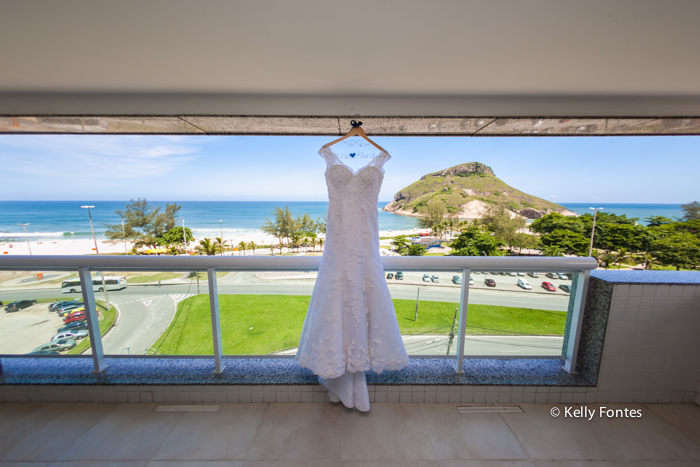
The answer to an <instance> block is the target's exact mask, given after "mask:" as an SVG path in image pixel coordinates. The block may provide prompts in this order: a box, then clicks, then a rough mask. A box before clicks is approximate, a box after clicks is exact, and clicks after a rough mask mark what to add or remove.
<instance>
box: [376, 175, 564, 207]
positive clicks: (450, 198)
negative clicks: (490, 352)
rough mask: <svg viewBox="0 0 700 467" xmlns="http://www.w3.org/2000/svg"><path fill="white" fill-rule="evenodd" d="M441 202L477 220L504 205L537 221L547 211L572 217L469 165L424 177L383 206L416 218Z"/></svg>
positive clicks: (552, 204) (550, 204) (550, 203)
mask: <svg viewBox="0 0 700 467" xmlns="http://www.w3.org/2000/svg"><path fill="white" fill-rule="evenodd" d="M433 198H436V199H439V200H443V201H444V202H445V203H446V204H447V210H448V211H449V212H450V213H453V214H456V215H457V217H460V218H467V219H478V218H481V217H483V216H484V214H485V213H486V211H487V210H488V209H489V207H490V206H492V205H504V206H506V207H508V209H510V210H511V211H512V212H513V213H514V214H516V215H521V216H523V217H527V218H530V219H536V218H538V217H541V216H543V215H544V214H547V213H549V212H554V211H556V212H558V213H561V214H563V215H568V216H575V215H576V214H575V213H573V212H571V211H569V210H568V209H566V208H565V207H563V206H560V205H558V204H554V203H552V202H550V201H547V200H544V199H542V198H537V197H536V196H532V195H528V194H527V193H523V192H522V191H520V190H517V189H515V188H513V187H511V186H509V185H507V184H506V183H505V182H503V181H502V180H500V179H499V178H497V177H496V174H494V173H493V170H491V167H488V166H486V165H484V164H482V163H480V162H469V163H466V164H460V165H456V166H454V167H450V168H449V169H445V170H441V171H440V172H435V173H431V174H427V175H423V176H422V177H421V178H420V180H418V181H417V182H415V183H413V184H411V185H409V186H407V187H406V188H404V189H403V190H401V191H399V192H398V193H396V195H395V196H394V201H392V202H391V203H389V204H387V205H386V206H385V207H384V210H385V211H391V212H394V213H396V214H402V215H405V216H415V217H419V216H420V215H421V208H422V207H423V206H425V205H426V203H427V202H428V201H429V200H431V199H433Z"/></svg>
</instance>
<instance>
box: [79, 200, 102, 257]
mask: <svg viewBox="0 0 700 467" xmlns="http://www.w3.org/2000/svg"><path fill="white" fill-rule="evenodd" d="M80 207H81V208H83V209H87V210H88V217H89V218H90V230H92V240H93V241H94V242H95V253H96V254H98V255H99V254H100V250H98V249H97V238H96V237H95V228H94V227H93V226H92V214H90V208H94V207H95V206H80Z"/></svg>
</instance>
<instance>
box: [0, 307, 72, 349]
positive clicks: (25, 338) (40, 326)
mask: <svg viewBox="0 0 700 467" xmlns="http://www.w3.org/2000/svg"><path fill="white" fill-rule="evenodd" d="M48 307H49V304H48V303H37V304H36V305H32V306H30V307H28V308H24V309H22V310H19V311H15V312H12V313H6V312H5V307H4V306H3V307H2V310H1V311H0V329H2V334H3V336H2V339H0V354H15V355H16V354H26V353H29V352H31V351H32V350H34V349H35V348H36V347H38V346H40V345H41V344H46V343H47V342H50V341H51V338H52V337H53V336H55V335H56V330H57V329H58V328H60V327H61V326H63V320H62V319H61V318H60V317H59V316H58V315H57V314H56V313H53V312H50V311H49V310H48Z"/></svg>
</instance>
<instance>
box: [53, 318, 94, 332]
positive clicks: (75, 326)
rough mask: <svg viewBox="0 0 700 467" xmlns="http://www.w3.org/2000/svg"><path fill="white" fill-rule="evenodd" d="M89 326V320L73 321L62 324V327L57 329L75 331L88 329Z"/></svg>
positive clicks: (59, 330)
mask: <svg viewBox="0 0 700 467" xmlns="http://www.w3.org/2000/svg"><path fill="white" fill-rule="evenodd" d="M87 328H88V325H87V321H75V322H73V323H70V324H66V325H65V326H61V327H60V328H58V329H57V330H56V332H66V331H70V332H74V331H81V330H83V329H87Z"/></svg>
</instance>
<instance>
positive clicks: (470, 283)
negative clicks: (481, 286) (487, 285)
mask: <svg viewBox="0 0 700 467" xmlns="http://www.w3.org/2000/svg"><path fill="white" fill-rule="evenodd" d="M469 285H474V278H472V276H469Z"/></svg>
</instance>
